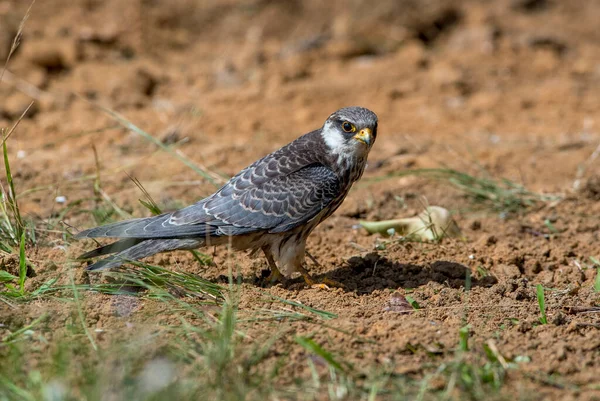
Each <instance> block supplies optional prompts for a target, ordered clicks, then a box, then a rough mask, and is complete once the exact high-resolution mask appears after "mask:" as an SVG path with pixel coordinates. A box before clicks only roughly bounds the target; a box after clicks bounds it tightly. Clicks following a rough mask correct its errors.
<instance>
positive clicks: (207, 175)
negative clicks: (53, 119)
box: [82, 98, 225, 187]
mask: <svg viewBox="0 0 600 401" xmlns="http://www.w3.org/2000/svg"><path fill="white" fill-rule="evenodd" d="M82 99H83V98H82ZM83 100H85V101H86V102H88V103H89V104H91V105H92V106H94V107H96V108H98V109H100V110H102V111H103V112H104V113H106V114H108V115H109V116H110V117H112V118H113V119H115V120H116V121H117V122H118V123H119V124H121V125H122V126H123V127H125V128H127V129H128V130H130V131H132V132H134V133H136V134H138V135H140V136H141V137H143V138H145V139H146V140H148V141H149V142H152V143H154V144H155V145H156V146H158V147H159V148H161V149H162V150H164V151H166V152H168V153H170V154H172V155H173V156H175V157H176V158H177V159H178V160H179V161H181V162H182V163H183V164H185V165H186V166H188V167H189V168H191V169H192V170H194V171H195V172H196V173H198V174H199V175H200V176H202V177H203V178H204V179H206V180H207V181H208V182H210V183H211V184H213V185H214V186H215V187H219V186H220V185H221V184H223V183H224V182H225V180H224V179H223V178H222V177H220V176H219V175H217V174H214V173H212V172H210V171H208V170H207V169H203V168H201V167H199V166H198V165H197V164H196V163H194V162H193V161H191V160H190V159H189V158H188V157H187V156H185V155H184V154H183V153H182V152H181V151H175V150H173V149H172V148H171V147H170V146H167V145H165V144H164V143H163V142H161V141H160V140H158V139H156V138H155V137H153V136H152V135H150V134H149V133H147V132H146V131H144V130H143V129H141V128H140V127H138V126H137V125H135V124H133V123H132V122H131V121H129V120H127V119H126V118H125V117H124V116H122V115H121V114H119V113H117V112H116V111H114V110H111V109H109V108H106V107H103V106H101V105H99V104H97V103H94V102H90V101H89V100H87V99H83Z"/></svg>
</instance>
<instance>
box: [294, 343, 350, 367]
mask: <svg viewBox="0 0 600 401" xmlns="http://www.w3.org/2000/svg"><path fill="white" fill-rule="evenodd" d="M296 342H297V343H298V344H300V345H301V346H302V347H303V348H304V349H306V350H307V351H309V352H311V353H313V354H315V355H318V356H320V357H321V358H323V359H324V360H325V361H326V362H327V363H328V364H329V366H331V367H332V368H334V369H335V370H337V371H340V372H344V368H343V367H342V365H340V363H339V362H337V361H336V360H335V359H334V358H333V355H331V353H329V352H327V351H326V350H325V349H323V348H322V347H321V346H320V345H319V344H317V343H316V342H314V340H313V339H312V338H308V337H296Z"/></svg>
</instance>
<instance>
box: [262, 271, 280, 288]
mask: <svg viewBox="0 0 600 401" xmlns="http://www.w3.org/2000/svg"><path fill="white" fill-rule="evenodd" d="M282 277H283V275H282V274H281V272H280V271H279V270H278V269H275V270H271V273H269V275H268V276H267V277H266V278H264V279H263V284H275V283H277V282H279V281H281V278H282Z"/></svg>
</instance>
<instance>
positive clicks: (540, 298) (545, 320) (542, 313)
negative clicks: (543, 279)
mask: <svg viewBox="0 0 600 401" xmlns="http://www.w3.org/2000/svg"><path fill="white" fill-rule="evenodd" d="M535 288H536V293H537V300H538V305H539V307H540V323H541V324H548V318H547V316H546V300H545V297H544V286H542V285H541V284H538V285H536V287H535Z"/></svg>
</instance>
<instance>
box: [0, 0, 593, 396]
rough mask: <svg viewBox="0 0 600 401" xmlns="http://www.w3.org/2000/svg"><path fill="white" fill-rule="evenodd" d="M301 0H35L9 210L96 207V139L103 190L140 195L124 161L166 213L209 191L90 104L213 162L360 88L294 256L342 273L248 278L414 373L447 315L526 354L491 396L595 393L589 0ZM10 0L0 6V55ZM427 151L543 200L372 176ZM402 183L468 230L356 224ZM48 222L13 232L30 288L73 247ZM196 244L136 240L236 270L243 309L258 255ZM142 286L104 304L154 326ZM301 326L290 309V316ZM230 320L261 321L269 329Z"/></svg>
mask: <svg viewBox="0 0 600 401" xmlns="http://www.w3.org/2000/svg"><path fill="white" fill-rule="evenodd" d="M321 3H322V2H319V1H316V0H314V1H313V0H309V1H302V2H301V1H286V2H271V1H260V0H252V1H246V2H243V4H238V3H237V2H235V1H217V0H214V1H204V2H193V1H190V0H176V1H172V2H166V1H135V2H133V1H132V2H122V1H117V0H105V1H96V0H81V1H78V2H72V1H66V0H52V1H40V2H37V3H36V4H35V5H34V7H33V9H32V12H31V16H30V18H29V20H28V21H27V23H26V25H25V30H24V33H23V39H22V43H21V46H20V47H19V49H18V51H17V52H16V53H15V55H14V56H13V58H12V60H11V62H10V66H9V70H10V74H8V75H7V76H6V77H5V80H4V81H5V82H2V84H1V85H0V99H2V101H1V102H0V126H10V125H11V124H12V123H13V122H14V121H16V119H17V118H18V116H19V115H20V114H21V113H22V111H23V110H24V109H25V107H26V106H27V105H28V104H29V102H30V101H31V100H32V97H33V98H34V100H35V101H36V102H35V104H34V106H33V107H32V109H31V110H30V111H29V113H28V114H27V115H26V117H25V119H24V120H23V121H22V122H21V124H20V126H19V127H18V129H17V131H16V132H15V133H14V134H13V136H12V137H11V138H10V140H9V148H10V157H11V160H12V169H13V172H14V173H15V185H16V187H17V192H18V193H20V194H22V195H21V197H20V202H21V208H22V210H23V213H24V214H26V215H27V216H28V217H31V218H33V219H34V220H36V221H38V222H41V221H48V220H50V219H52V218H54V219H55V218H56V216H58V215H60V213H62V212H63V211H65V210H66V209H65V208H69V207H71V208H70V209H69V210H66V213H65V215H64V217H61V220H62V221H64V222H65V223H66V224H68V225H69V226H70V227H73V228H72V229H71V231H73V232H74V231H76V230H79V229H83V228H87V227H90V226H92V225H93V224H94V221H93V219H92V218H91V217H90V215H89V214H88V213H84V212H82V210H83V209H91V208H93V207H94V202H93V201H92V199H93V198H94V191H93V187H94V177H95V175H96V172H97V168H96V162H95V159H94V147H95V149H96V151H97V155H98V161H99V164H100V180H101V186H102V189H103V190H104V191H105V193H106V194H107V195H108V196H109V197H110V199H112V202H114V203H115V204H117V205H119V206H120V207H121V208H123V209H124V210H125V211H127V212H130V213H132V214H133V215H135V216H145V215H147V214H148V212H147V211H146V210H145V209H144V208H143V207H142V206H141V205H139V204H138V202H137V200H138V198H140V197H141V195H140V192H139V190H138V188H137V187H136V186H135V185H134V184H133V183H132V182H131V180H130V178H129V177H128V174H129V175H131V176H134V177H136V178H137V179H139V180H140V181H141V182H142V184H143V185H144V186H145V188H146V189H147V190H148V192H149V193H150V194H151V195H152V197H153V198H154V199H155V200H156V201H157V202H158V203H159V204H160V205H162V206H164V207H165V209H172V208H176V207H180V206H183V205H184V204H188V203H191V202H193V201H195V200H197V199H199V198H201V197H203V196H204V195H207V194H209V193H210V192H211V191H212V190H214V186H213V185H211V184H210V183H208V182H207V181H206V180H204V179H202V178H201V177H199V176H198V175H197V174H196V173H195V172H194V171H193V170H192V169H190V168H188V167H187V166H185V165H184V164H183V163H181V162H180V161H179V160H178V159H177V158H176V157H174V156H173V155H172V154H170V153H167V152H164V151H161V150H159V149H158V147H157V146H156V145H154V144H152V143H149V142H148V141H147V140H145V139H143V138H142V137H140V136H139V135H136V134H134V133H132V132H130V131H128V130H125V129H123V128H121V127H119V125H118V123H116V121H115V120H114V119H113V118H111V117H109V116H107V115H106V114H104V113H103V112H102V111H101V110H100V109H98V108H97V107H94V106H93V104H92V103H90V102H93V103H94V104H100V105H103V106H105V107H108V108H110V109H112V110H115V111H117V112H118V113H121V114H122V115H124V116H126V118H127V119H129V120H130V121H132V122H134V123H135V124H137V125H139V126H140V127H141V128H143V129H145V130H147V131H148V132H150V133H152V134H153V135H155V136H156V137H157V138H158V139H160V140H161V141H163V142H165V143H174V142H181V143H180V144H179V145H178V149H179V150H180V151H181V152H183V153H184V154H185V155H187V156H188V157H189V158H190V159H192V160H194V162H196V163H197V164H199V165H201V166H203V167H204V168H206V169H208V170H210V171H213V172H217V173H220V174H224V175H233V174H235V173H236V172H237V171H239V170H240V169H241V168H243V167H244V166H246V165H248V164H249V163H251V162H253V161H254V160H256V159H257V158H259V157H261V156H262V155H265V154H267V153H269V152H271V151H273V150H275V149H277V148H278V147H280V146H282V145H284V144H286V143H287V142H289V141H291V140H292V139H294V138H295V137H297V136H299V135H300V134H302V133H305V132H307V131H309V130H312V129H315V128H317V127H319V126H320V125H321V124H322V123H323V121H324V119H325V118H326V117H327V116H328V115H329V113H331V112H332V111H334V110H336V109H338V108H340V107H343V106H349V105H361V106H364V107H368V108H370V109H372V110H374V111H375V112H376V113H377V114H378V116H379V121H380V123H379V127H380V129H379V135H378V139H377V143H376V145H375V147H374V149H373V151H372V153H371V156H370V165H369V168H368V170H367V172H366V173H365V177H364V178H363V182H361V183H360V184H358V185H357V186H356V188H355V189H354V190H353V191H352V192H351V193H350V195H349V196H348V198H347V200H346V202H345V203H344V205H343V206H342V207H341V208H340V209H339V210H338V212H337V213H336V214H335V215H334V216H333V217H331V218H330V219H329V220H327V221H326V222H325V223H323V224H322V225H321V226H319V227H318V228H317V229H316V230H315V232H314V233H313V235H312V237H311V238H310V240H309V245H308V249H309V250H310V252H311V254H313V255H314V256H315V257H316V258H317V259H318V260H319V262H320V264H321V267H318V266H314V265H313V264H312V263H311V262H310V261H309V262H308V263H309V266H310V267H311V271H313V272H314V273H315V274H316V275H318V276H326V277H329V278H332V279H335V280H337V281H339V282H341V283H343V284H344V285H345V287H346V288H345V289H331V290H322V289H313V288H305V287H304V286H302V285H301V284H300V281H298V280H296V281H294V282H292V283H288V284H286V285H277V286H274V287H271V288H269V289H266V290H265V291H268V292H270V293H271V294H274V295H277V296H280V297H283V298H286V299H290V300H295V301H298V302H302V303H304V304H305V305H308V306H311V307H314V308H319V309H324V310H327V311H330V312H333V313H336V314H337V315H338V316H339V317H338V318H337V319H336V320H334V322H335V326H336V327H338V328H341V329H343V330H344V331H345V332H346V333H349V334H342V333H341V332H338V331H324V332H323V333H322V334H319V333H317V334H316V337H315V340H316V341H318V342H320V343H322V344H325V345H324V346H325V347H326V348H327V349H329V350H331V351H332V352H335V353H336V354H337V355H340V356H342V357H343V359H344V360H346V361H349V362H350V363H353V364H355V365H363V366H366V365H369V366H384V365H386V366H389V365H393V366H396V368H395V370H396V371H397V373H401V374H408V375H411V376H413V377H422V376H423V374H424V373H425V372H426V366H430V365H431V364H438V365H439V364H440V363H442V362H443V361H445V360H451V359H452V358H453V355H454V353H453V351H454V349H456V347H457V343H458V335H459V334H458V333H459V329H460V327H462V326H464V324H465V321H466V322H467V323H468V324H469V325H470V326H471V335H472V338H471V344H472V347H475V348H477V347H479V348H481V347H482V346H483V344H487V343H489V342H490V341H492V342H493V344H495V346H496V347H497V349H498V350H499V352H500V353H501V354H502V355H503V356H504V357H505V358H506V359H507V360H513V359H514V358H515V357H517V356H521V357H527V358H526V359H528V362H524V363H521V364H520V368H519V370H515V371H511V372H512V373H509V375H508V378H507V380H506V383H505V391H507V392H508V394H513V395H514V396H521V395H523V394H527V393H529V392H530V391H535V393H529V394H537V396H532V398H538V397H539V399H541V398H544V399H576V398H577V399H586V400H587V399H589V400H591V399H599V398H600V392H599V391H598V387H597V386H594V385H595V384H597V383H598V379H597V378H598V372H600V332H599V331H598V329H599V327H600V326H599V325H600V322H599V321H598V316H600V315H599V314H598V313H580V312H581V311H582V310H583V309H584V308H588V307H591V306H595V305H597V304H598V302H599V301H600V300H599V295H598V294H597V293H595V292H594V290H593V283H594V279H595V277H596V269H595V268H593V263H592V261H591V260H590V257H596V258H598V257H600V243H599V238H598V237H599V229H600V220H599V217H598V216H600V203H599V202H598V201H599V200H600V178H599V177H600V161H598V160H595V159H594V156H592V155H593V152H594V150H595V149H596V147H597V146H598V144H599V143H600V130H599V126H598V122H597V121H596V119H597V118H598V115H597V114H598V110H599V107H600V30H598V21H599V20H600V6H599V5H598V3H596V2H590V1H584V0H576V1H569V2H566V1H558V0H557V1H553V0H548V1H545V0H534V1H523V0H519V1H512V0H511V1H509V0H501V1H496V2H485V1H443V0H439V1H437V0H428V1H419V0H415V1H411V0H403V1H398V2H394V1H382V2H378V3H377V5H376V6H373V5H370V4H367V2H364V4H363V3H362V2H354V1H348V2H344V1H335V2H330V3H327V4H328V5H327V6H323V5H322V4H321ZM200 4H201V5H200ZM25 8H26V5H24V4H22V2H20V1H8V2H6V1H4V2H0V59H4V58H5V55H6V49H7V47H9V45H10V41H11V40H12V37H13V34H14V33H15V32H16V29H17V27H18V24H19V22H20V20H21V18H22V15H23V13H24V11H25ZM30 84H31V85H30ZM36 88H37V89H36ZM427 167H451V168H454V169H456V170H460V171H465V172H468V173H471V174H475V175H481V174H482V171H485V172H487V174H489V175H490V176H492V177H505V178H507V179H510V180H512V181H514V182H517V183H520V184H522V185H524V186H525V187H527V188H528V189H529V190H532V191H536V192H539V193H545V194H558V195H560V197H561V200H558V201H555V202H546V203H539V204H537V205H536V206H534V207H532V208H529V209H527V210H521V211H520V212H518V213H516V214H512V215H504V214H502V213H499V212H495V211H493V210H490V209H486V208H482V207H478V206H477V205H474V204H473V202H472V201H471V200H470V199H468V198H467V197H465V196H464V194H463V193H461V192H459V191H457V190H455V189H453V188H452V187H451V186H450V185H448V184H447V183H443V182H435V181H431V180H428V179H426V178H423V177H415V176H409V177H402V178H399V177H396V178H388V179H385V180H376V179H375V178H378V177H384V176H386V175H390V174H392V173H396V172H402V171H405V170H407V169H415V168H427ZM215 176H217V177H218V174H215ZM57 196H65V197H66V203H64V204H62V203H57V202H56V201H55V199H56V197H57ZM423 198H425V199H426V201H427V202H428V203H429V204H432V205H440V206H443V207H446V208H448V209H450V210H453V211H456V212H457V214H456V220H457V222H458V224H459V226H460V227H461V229H462V231H463V234H464V236H465V240H444V241H443V242H442V243H441V244H420V243H410V242H409V243H407V242H391V243H388V244H387V245H386V246H385V247H382V246H381V242H382V239H381V238H379V237H378V236H367V235H366V234H365V233H364V232H363V231H362V230H360V229H358V228H356V224H357V223H358V220H359V219H365V220H380V219H390V218H397V217H403V216H407V217H408V216H413V215H416V214H417V213H418V212H420V211H421V210H422V208H423ZM77 202H81V203H77ZM114 218H116V219H119V218H120V217H119V216H114ZM60 230H61V227H60V226H58V227H53V228H52V230H50V231H48V232H46V231H40V233H39V245H38V246H37V247H36V248H32V249H30V250H29V251H28V252H29V254H30V255H31V256H30V257H31V259H32V261H33V262H34V264H35V265H36V270H35V274H36V276H35V277H32V278H31V279H30V280H29V281H28V284H27V285H28V286H29V288H35V287H37V286H39V285H40V284H41V283H43V282H45V281H46V280H47V279H48V278H50V277H53V276H57V275H59V276H60V275H64V274H66V273H65V272H67V271H68V266H70V265H69V264H68V263H67V262H69V261H71V260H72V259H73V258H74V257H75V256H76V255H77V254H79V253H80V252H81V251H83V250H87V249H90V248H91V247H92V246H93V244H91V243H89V242H73V241H71V240H69V241H68V242H65V238H64V237H63V236H62V235H61V234H60ZM56 231H58V232H56ZM383 248H384V249H383ZM211 253H212V250H211ZM8 259H9V258H6V260H7V261H8V262H10V261H9V260H8ZM214 260H215V265H214V266H211V267H207V268H202V267H199V266H198V264H197V263H196V262H195V261H194V260H193V258H192V257H191V255H189V254H188V253H185V252H181V253H173V254H166V255H160V256H157V257H155V258H152V259H150V261H151V262H154V263H159V264H161V265H164V266H170V267H173V268H174V269H179V270H183V271H189V272H193V273H197V274H200V275H201V276H202V277H205V278H207V279H211V280H216V281H219V282H220V281H221V280H222V278H220V276H222V275H227V272H228V266H234V268H235V269H239V274H240V275H241V277H242V279H243V284H242V285H241V305H240V310H241V311H252V310H253V309H255V308H257V305H256V299H257V291H258V289H259V287H257V285H256V282H257V277H258V276H260V275H261V270H262V269H266V262H265V261H264V260H263V259H262V258H255V259H251V258H248V257H247V256H246V255H244V254H237V255H233V256H232V255H229V254H228V252H227V250H225V249H217V250H215V252H214ZM232 260H233V261H234V262H235V263H234V264H232V263H231V261H232ZM5 264H6V265H7V266H8V268H9V269H10V268H11V267H10V266H11V263H5ZM13 264H14V263H13ZM467 270H469V271H470V272H471V275H472V277H473V280H472V289H471V290H470V291H466V290H465V273H466V271H467ZM76 272H77V273H76V276H75V279H76V280H79V282H84V281H85V280H88V279H89V278H87V274H86V273H84V272H83V267H82V268H81V269H79V268H77V270H76ZM92 280H94V278H92ZM536 284H543V285H544V286H545V287H547V288H549V289H550V290H547V291H546V302H547V309H548V320H549V324H547V325H541V324H538V323H539V315H540V312H539V308H538V303H537V299H536V287H535V286H536ZM394 292H399V293H400V294H406V293H409V294H410V296H411V297H412V298H414V299H415V300H416V301H417V302H418V303H419V304H420V306H421V309H420V310H419V311H415V312H412V313H397V312H395V311H394V305H395V304H394V302H395V301H394V299H395V297H397V295H396V294H394ZM134 303H135V302H134ZM158 304H159V302H158V301H156V304H154V301H151V300H145V301H143V302H141V303H139V304H137V303H136V304H135V305H133V306H131V305H129V304H127V305H126V306H125V309H127V313H125V315H126V316H127V318H128V319H130V320H134V321H137V322H140V323H145V324H152V323H153V322H160V321H161V318H160V314H158V317H149V315H151V314H152V313H154V311H157V310H160V307H159V306H158ZM61 305H62V304H61V303H60V302H59V301H40V303H34V304H29V305H26V306H22V307H20V310H19V311H18V312H9V313H12V314H14V315H15V316H13V319H17V316H22V317H23V319H24V320H27V318H35V317H37V316H39V314H40V313H41V311H43V310H54V311H56V312H54V313H56V314H57V316H58V315H60V313H61V312H60V309H61ZM86 305H88V306H86V313H87V320H88V322H89V323H90V325H92V326H96V327H102V328H104V329H110V328H115V329H117V328H122V327H124V324H125V323H124V318H123V317H120V316H121V314H120V313H116V312H115V310H117V309H118V308H122V307H123V306H122V305H121V303H120V302H117V301H115V300H114V299H111V297H109V296H102V295H97V294H96V295H94V294H91V295H88V296H87V297H86ZM263 306H264V304H260V307H263ZM130 309H131V310H130ZM119 310H120V309H119ZM65 313H67V312H65ZM130 314H131V315H132V316H133V317H130V316H129V315H130ZM59 321H60V319H57V324H56V329H59V324H60V323H59ZM313 329H314V328H313V327H312V326H310V325H309V324H308V323H307V324H304V323H297V324H295V325H294V326H293V330H294V331H295V333H297V334H302V333H312V331H313ZM249 330H250V333H252V334H251V335H252V336H254V338H261V336H265V335H266V334H268V333H271V331H272V330H273V327H272V326H270V325H256V326H253V327H252V328H250V329H249ZM365 340H369V341H371V342H366V341H365ZM102 341H108V340H106V339H103V340H102ZM274 347H275V349H276V350H277V351H279V352H290V361H289V364H288V365H286V366H284V367H283V368H282V369H284V370H286V371H289V372H293V373H294V374H296V375H304V376H309V375H310V373H309V371H308V370H307V369H308V367H307V364H306V358H307V356H306V354H305V352H301V349H299V348H298V347H294V342H293V341H291V340H290V341H281V342H278V344H277V345H275V346H274ZM596 369H598V370H596ZM549 378H553V380H554V379H556V380H555V381H552V380H550V379H549Z"/></svg>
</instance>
